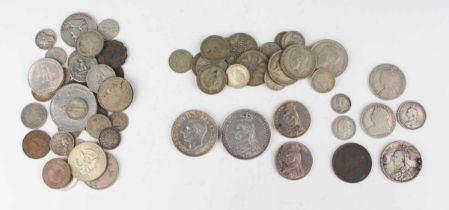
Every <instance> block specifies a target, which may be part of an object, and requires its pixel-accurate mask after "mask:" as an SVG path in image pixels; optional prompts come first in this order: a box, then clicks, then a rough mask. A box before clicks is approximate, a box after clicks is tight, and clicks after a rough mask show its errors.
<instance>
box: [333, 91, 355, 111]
mask: <svg viewBox="0 0 449 210" xmlns="http://www.w3.org/2000/svg"><path fill="white" fill-rule="evenodd" d="M331 107H332V109H333V110H334V111H335V112H337V113H339V114H343V113H346V112H347V111H349V109H350V108H351V99H350V98H349V97H348V96H347V95H345V94H343V93H339V94H335V95H334V96H333V97H332V99H331Z"/></svg>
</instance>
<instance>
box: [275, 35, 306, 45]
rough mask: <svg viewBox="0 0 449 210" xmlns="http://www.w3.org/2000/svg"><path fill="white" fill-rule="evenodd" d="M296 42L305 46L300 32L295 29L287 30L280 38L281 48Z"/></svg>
mask: <svg viewBox="0 0 449 210" xmlns="http://www.w3.org/2000/svg"><path fill="white" fill-rule="evenodd" d="M293 44H297V45H300V46H306V41H305V40H304V37H303V36H302V34H301V33H299V32H297V31H288V32H286V33H285V34H284V35H283V36H282V38H281V45H280V46H281V47H282V49H285V48H287V47H288V46H290V45H293Z"/></svg>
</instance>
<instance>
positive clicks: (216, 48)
mask: <svg viewBox="0 0 449 210" xmlns="http://www.w3.org/2000/svg"><path fill="white" fill-rule="evenodd" d="M200 49H201V56H203V57H204V58H206V59H208V60H211V61H217V60H223V59H226V58H227V57H228V56H229V55H231V46H230V45H229V42H228V41H226V39H224V38H223V37H221V36H216V35H212V36H209V37H207V38H206V39H204V40H203V42H202V43H201V47H200Z"/></svg>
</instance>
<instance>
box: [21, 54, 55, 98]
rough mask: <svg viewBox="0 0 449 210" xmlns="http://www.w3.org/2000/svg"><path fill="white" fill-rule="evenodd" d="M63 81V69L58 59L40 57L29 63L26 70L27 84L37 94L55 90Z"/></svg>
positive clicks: (49, 92)
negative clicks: (28, 67)
mask: <svg viewBox="0 0 449 210" xmlns="http://www.w3.org/2000/svg"><path fill="white" fill-rule="evenodd" d="M63 82H64V70H63V69H62V66H61V64H59V63H58V61H56V60H53V59H51V58H42V59H39V60H37V61H36V62H34V63H33V65H31V68H30V70H29V71H28V84H29V85H30V87H31V89H32V90H33V91H34V92H35V93H38V94H43V95H48V94H51V93H53V92H55V91H56V90H57V89H58V88H59V87H61V85H62V83H63Z"/></svg>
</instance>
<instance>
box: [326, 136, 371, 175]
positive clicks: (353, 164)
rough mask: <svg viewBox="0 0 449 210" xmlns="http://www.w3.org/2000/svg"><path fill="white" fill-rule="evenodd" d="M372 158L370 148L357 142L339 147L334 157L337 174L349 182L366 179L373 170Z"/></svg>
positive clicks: (333, 164) (333, 161)
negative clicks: (367, 148)
mask: <svg viewBox="0 0 449 210" xmlns="http://www.w3.org/2000/svg"><path fill="white" fill-rule="evenodd" d="M371 167H372V160H371V155H370V154H369V152H368V150H366V149H365V147H363V146H362V145H359V144H356V143H346V144H343V145H341V146H340V147H338V149H337V150H336V151H335V152H334V155H333V157H332V168H333V169H334V173H335V175H337V177H338V178H340V179H341V180H343V181H345V182H348V183H356V182H360V181H362V180H364V179H365V178H366V177H368V175H369V174H370V172H371Z"/></svg>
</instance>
